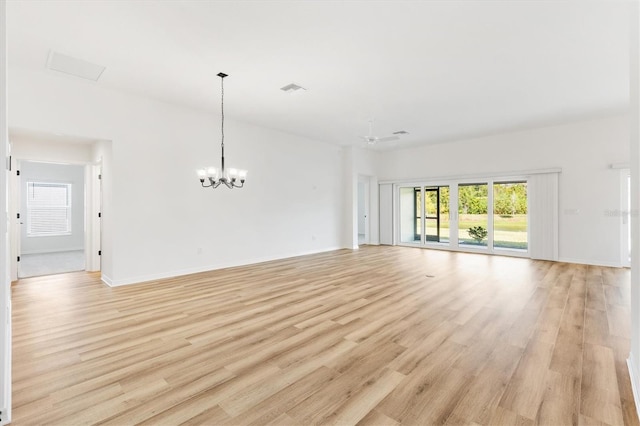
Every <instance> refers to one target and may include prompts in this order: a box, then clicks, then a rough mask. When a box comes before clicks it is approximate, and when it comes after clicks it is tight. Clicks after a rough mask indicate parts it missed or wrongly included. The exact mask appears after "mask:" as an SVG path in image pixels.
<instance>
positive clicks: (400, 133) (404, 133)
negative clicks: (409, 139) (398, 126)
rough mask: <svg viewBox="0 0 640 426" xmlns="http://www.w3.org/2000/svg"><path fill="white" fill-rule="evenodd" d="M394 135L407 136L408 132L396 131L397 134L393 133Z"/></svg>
mask: <svg viewBox="0 0 640 426" xmlns="http://www.w3.org/2000/svg"><path fill="white" fill-rule="evenodd" d="M393 134H394V135H408V134H409V132H407V131H405V130H398V131H397V132H393Z"/></svg>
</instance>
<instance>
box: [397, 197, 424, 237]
mask: <svg viewBox="0 0 640 426" xmlns="http://www.w3.org/2000/svg"><path fill="white" fill-rule="evenodd" d="M400 242H401V243H410V244H415V243H420V242H422V187H401V188H400Z"/></svg>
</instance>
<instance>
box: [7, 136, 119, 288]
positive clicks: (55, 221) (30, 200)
mask: <svg viewBox="0 0 640 426" xmlns="http://www.w3.org/2000/svg"><path fill="white" fill-rule="evenodd" d="M9 138H10V151H11V158H10V161H11V172H10V178H9V210H10V211H9V217H10V218H11V220H10V221H9V231H10V241H11V243H10V254H11V257H10V264H11V265H10V266H11V268H10V269H11V281H12V282H14V281H17V280H18V279H19V278H27V277H32V276H40V275H51V274H57V273H64V272H72V271H82V270H86V271H101V270H102V261H101V259H102V232H101V230H102V207H103V204H102V168H103V158H104V156H105V155H110V142H108V141H101V140H93V139H87V138H80V137H71V136H64V135H55V134H49V133H40V132H33V131H29V130H24V129H10V132H9Z"/></svg>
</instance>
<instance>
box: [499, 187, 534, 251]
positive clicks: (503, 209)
mask: <svg viewBox="0 0 640 426" xmlns="http://www.w3.org/2000/svg"><path fill="white" fill-rule="evenodd" d="M527 211H528V209H527V182H496V183H494V184H493V247H494V248H498V249H512V250H524V251H526V250H527V248H528V246H529V243H528V232H527V231H528V222H529V221H528V215H527Z"/></svg>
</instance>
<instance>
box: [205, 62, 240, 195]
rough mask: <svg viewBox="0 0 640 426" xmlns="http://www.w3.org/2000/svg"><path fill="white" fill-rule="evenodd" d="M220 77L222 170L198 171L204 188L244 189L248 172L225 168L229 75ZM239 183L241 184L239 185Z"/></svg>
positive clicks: (209, 168)
mask: <svg viewBox="0 0 640 426" xmlns="http://www.w3.org/2000/svg"><path fill="white" fill-rule="evenodd" d="M218 77H220V86H221V88H222V90H221V92H222V101H221V103H220V104H221V107H220V110H221V116H222V127H221V129H222V142H221V147H222V161H221V163H222V164H221V166H222V167H221V168H219V169H217V168H215V167H208V168H207V169H199V170H198V171H197V173H198V177H199V178H200V184H201V185H202V187H203V188H214V189H215V188H217V187H219V186H220V185H221V184H223V183H224V185H225V186H226V187H227V188H231V189H233V188H242V187H243V186H244V181H245V179H246V178H247V171H246V170H238V169H232V168H230V169H228V170H227V169H225V168H224V78H225V77H227V74H225V73H223V72H221V73H219V74H218ZM206 180H208V181H209V184H208V185H207V184H205V181H206ZM238 181H240V183H239V184H238Z"/></svg>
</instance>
